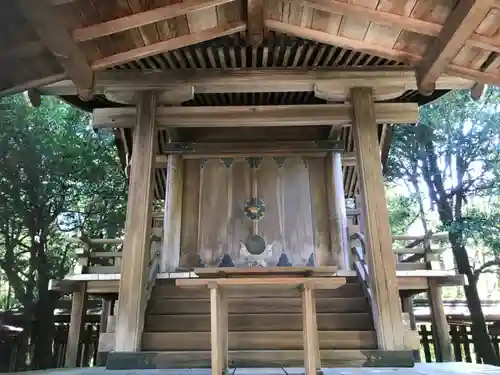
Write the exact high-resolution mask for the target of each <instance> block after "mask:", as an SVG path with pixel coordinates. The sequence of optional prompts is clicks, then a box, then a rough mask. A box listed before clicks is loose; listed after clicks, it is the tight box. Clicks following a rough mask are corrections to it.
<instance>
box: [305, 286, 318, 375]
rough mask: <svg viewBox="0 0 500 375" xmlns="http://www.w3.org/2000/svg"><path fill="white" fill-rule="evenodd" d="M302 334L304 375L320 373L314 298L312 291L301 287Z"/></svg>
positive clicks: (309, 288) (307, 287)
mask: <svg viewBox="0 0 500 375" xmlns="http://www.w3.org/2000/svg"><path fill="white" fill-rule="evenodd" d="M302 334H303V340H302V341H303V342H304V368H305V373H306V375H316V374H320V373H321V358H320V351H319V340H318V324H317V321H316V298H315V295H314V290H313V289H312V288H311V287H310V286H308V285H304V286H303V287H302Z"/></svg>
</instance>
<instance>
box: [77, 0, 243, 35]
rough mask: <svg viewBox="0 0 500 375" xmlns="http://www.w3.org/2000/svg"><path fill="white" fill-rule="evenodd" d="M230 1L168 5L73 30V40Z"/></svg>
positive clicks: (189, 0) (201, 0) (196, 0)
mask: <svg viewBox="0 0 500 375" xmlns="http://www.w3.org/2000/svg"><path fill="white" fill-rule="evenodd" d="M231 1H233V0H187V1H183V2H181V3H174V4H169V5H165V6H163V7H158V8H155V9H151V10H147V11H144V12H140V13H134V14H131V15H129V16H125V17H121V18H117V19H114V20H111V21H107V22H102V23H98V24H94V25H90V26H84V27H80V28H77V29H75V30H73V39H75V40H76V41H77V42H84V41H87V40H91V39H96V38H100V37H103V36H106V35H110V34H116V33H119V32H122V31H126V30H130V29H133V28H136V27H141V26H145V25H149V24H152V23H155V22H160V21H164V20H168V19H172V18H175V17H180V16H183V15H185V14H187V13H190V12H195V11H198V10H202V9H206V8H210V7H215V6H217V5H221V4H225V3H228V2H231Z"/></svg>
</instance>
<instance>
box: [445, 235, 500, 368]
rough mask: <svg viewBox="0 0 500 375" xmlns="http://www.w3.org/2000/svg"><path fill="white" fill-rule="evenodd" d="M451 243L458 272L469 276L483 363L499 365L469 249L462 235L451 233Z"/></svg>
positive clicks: (468, 296)
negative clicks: (470, 260)
mask: <svg viewBox="0 0 500 375" xmlns="http://www.w3.org/2000/svg"><path fill="white" fill-rule="evenodd" d="M450 243H451V246H452V250H453V255H454V256H455V261H456V263H457V268H458V272H459V273H461V274H464V275H466V277H467V282H468V285H464V291H465V298H466V299H467V306H468V307H469V311H470V317H471V322H472V339H473V341H474V344H475V347H476V351H477V354H478V356H480V357H481V359H482V361H483V363H486V364H489V365H498V364H499V363H498V359H497V356H496V353H495V350H494V348H493V345H492V343H491V340H490V336H489V334H488V328H487V326H486V321H485V319H484V314H483V309H482V308H481V299H480V298H479V293H478V291H477V284H476V280H475V277H474V274H473V272H472V269H471V266H470V264H469V257H468V254H467V250H466V249H465V247H464V246H463V245H462V242H461V241H460V236H458V235H457V234H456V233H450Z"/></svg>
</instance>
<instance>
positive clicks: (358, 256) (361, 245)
mask: <svg viewBox="0 0 500 375" xmlns="http://www.w3.org/2000/svg"><path fill="white" fill-rule="evenodd" d="M349 239H350V241H351V252H352V260H353V267H354V270H355V271H356V275H357V276H358V280H360V282H361V285H362V287H363V291H364V293H365V295H366V297H367V298H368V302H369V303H370V306H371V304H372V299H373V294H372V291H371V289H370V280H369V275H368V266H367V265H366V263H365V256H366V244H365V237H364V236H363V234H362V233H361V232H355V233H353V234H351V236H350V238H349Z"/></svg>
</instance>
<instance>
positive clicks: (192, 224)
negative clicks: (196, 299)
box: [180, 160, 201, 267]
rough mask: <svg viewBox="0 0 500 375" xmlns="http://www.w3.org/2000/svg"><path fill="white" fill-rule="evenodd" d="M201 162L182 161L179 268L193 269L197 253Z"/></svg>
mask: <svg viewBox="0 0 500 375" xmlns="http://www.w3.org/2000/svg"><path fill="white" fill-rule="evenodd" d="M200 162H201V160H184V191H183V195H182V221H181V223H182V224H181V256H180V266H181V267H194V266H196V264H197V253H198V210H199V201H200V199H199V194H200Z"/></svg>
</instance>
